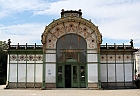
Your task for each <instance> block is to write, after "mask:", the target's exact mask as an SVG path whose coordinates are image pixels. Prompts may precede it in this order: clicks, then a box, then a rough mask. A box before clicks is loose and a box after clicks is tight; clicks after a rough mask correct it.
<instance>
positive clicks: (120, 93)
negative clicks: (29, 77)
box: [0, 85, 140, 96]
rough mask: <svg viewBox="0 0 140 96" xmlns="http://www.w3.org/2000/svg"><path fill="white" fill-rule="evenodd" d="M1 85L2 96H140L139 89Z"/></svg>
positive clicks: (0, 94)
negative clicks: (52, 88)
mask: <svg viewBox="0 0 140 96" xmlns="http://www.w3.org/2000/svg"><path fill="white" fill-rule="evenodd" d="M4 87H5V86H4V85H0V96H140V90H139V89H123V90H122V89H121V90H83V89H76V90H75V89H61V90H60V89H54V90H39V89H3V88H4Z"/></svg>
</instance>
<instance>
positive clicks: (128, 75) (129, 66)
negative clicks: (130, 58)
mask: <svg viewBox="0 0 140 96" xmlns="http://www.w3.org/2000/svg"><path fill="white" fill-rule="evenodd" d="M132 69H133V68H132V64H125V81H132Z"/></svg>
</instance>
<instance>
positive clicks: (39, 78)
mask: <svg viewBox="0 0 140 96" xmlns="http://www.w3.org/2000/svg"><path fill="white" fill-rule="evenodd" d="M42 71H43V69H42V64H36V73H35V74H36V77H35V79H36V82H42Z"/></svg>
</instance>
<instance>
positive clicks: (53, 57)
mask: <svg viewBox="0 0 140 96" xmlns="http://www.w3.org/2000/svg"><path fill="white" fill-rule="evenodd" d="M46 62H56V54H46Z"/></svg>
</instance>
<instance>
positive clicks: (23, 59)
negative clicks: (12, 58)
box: [18, 54, 26, 63]
mask: <svg viewBox="0 0 140 96" xmlns="http://www.w3.org/2000/svg"><path fill="white" fill-rule="evenodd" d="M18 63H26V55H25V54H22V55H21V54H19V55H18Z"/></svg>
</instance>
